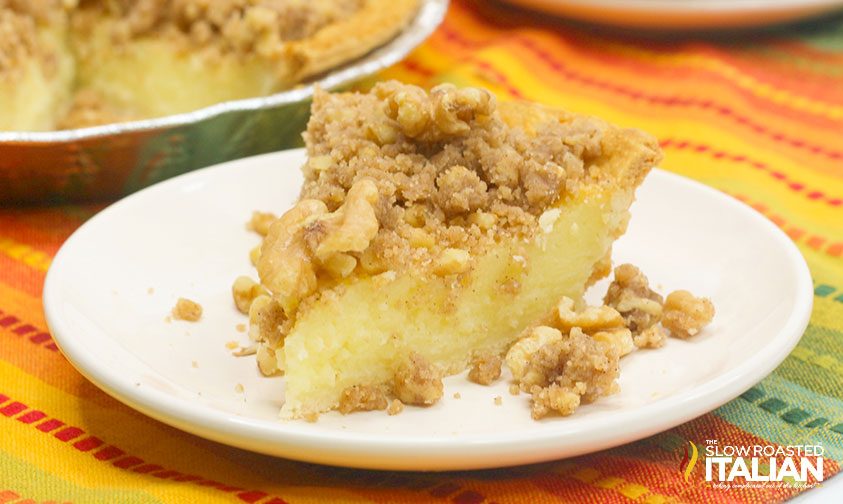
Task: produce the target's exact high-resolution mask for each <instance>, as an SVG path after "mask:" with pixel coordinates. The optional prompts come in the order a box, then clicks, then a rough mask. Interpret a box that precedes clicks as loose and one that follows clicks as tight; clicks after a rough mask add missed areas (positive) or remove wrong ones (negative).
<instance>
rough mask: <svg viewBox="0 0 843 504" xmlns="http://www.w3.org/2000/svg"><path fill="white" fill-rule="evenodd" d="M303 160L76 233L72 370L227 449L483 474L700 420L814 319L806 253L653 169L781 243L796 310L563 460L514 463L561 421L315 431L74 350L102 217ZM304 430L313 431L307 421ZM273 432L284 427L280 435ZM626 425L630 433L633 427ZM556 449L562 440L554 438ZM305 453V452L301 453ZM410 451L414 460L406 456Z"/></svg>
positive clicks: (54, 307)
mask: <svg viewBox="0 0 843 504" xmlns="http://www.w3.org/2000/svg"><path fill="white" fill-rule="evenodd" d="M302 154H303V149H290V150H286V151H279V152H274V153H269V154H262V155H259V156H253V157H249V158H243V159H238V160H235V161H230V162H227V163H221V164H218V165H214V166H210V167H207V168H203V169H200V170H196V171H193V172H190V173H186V174H183V175H180V176H178V177H174V178H172V179H169V180H165V181H163V182H160V183H158V184H155V185H153V186H150V187H148V188H145V189H143V190H141V191H139V192H137V193H134V194H132V195H129V196H127V197H125V198H123V199H121V200H119V201H117V202H115V203H113V204H111V205H109V206H108V207H106V208H105V209H103V210H102V211H100V212H99V213H97V214H96V215H95V216H93V217H92V218H90V219H89V220H88V221H86V222H85V223H83V224H82V226H80V227H79V228H78V229H77V230H76V231H74V233H73V234H72V235H71V236H70V237H69V238H68V239H67V240H66V241H65V242H64V244H62V246H61V248H60V249H59V251H58V252H57V253H56V255H55V257H54V259H53V262H52V264H51V266H50V269H49V271H48V273H47V276H46V280H45V283H44V290H43V306H44V314H45V319H46V322H47V326H48V328H49V330H50V332H51V333H52V335H53V338H54V340H55V342H56V344H57V345H58V346H59V348H60V349H61V351H62V353H63V354H64V355H65V356H66V358H67V359H68V361H69V362H70V363H71V364H72V365H73V367H74V368H76V369H77V370H78V371H79V372H80V373H81V374H82V375H83V376H84V377H85V378H86V379H88V380H89V381H91V382H92V383H94V384H95V385H96V386H97V387H98V388H100V389H101V390H103V391H105V392H106V393H108V394H109V395H111V396H112V397H114V398H115V399H117V400H119V401H120V402H122V403H124V404H126V405H128V406H129V407H131V408H133V409H136V410H138V411H141V412H142V413H144V414H145V415H147V416H150V417H152V418H154V419H156V420H158V421H161V422H163V423H165V424H168V425H171V426H173V427H176V428H178V429H180V430H183V431H186V432H188V433H190V434H195V435H199V436H201V437H205V438H208V439H211V440H214V441H217V442H221V443H224V444H228V445H231V446H236V447H239V448H244V449H247V450H251V451H257V452H261V453H264V454H268V455H274V456H283V457H287V458H292V459H297V460H302V461H307V462H316V463H328V464H331V465H342V466H346V467H358V468H367V469H391V470H419V469H422V470H455V469H456V470H463V469H481V468H491V467H506V466H512V465H518V464H523V463H529V462H540V461H543V460H553V459H560V458H567V457H572V456H576V455H581V454H583V453H589V452H592V451H596V450H599V449H605V448H610V447H613V446H618V445H621V444H625V443H628V442H631V441H633V440H637V439H642V438H644V437H647V436H650V435H652V434H655V433H657V432H662V431H665V430H668V429H670V428H673V427H675V426H677V425H681V424H682V423H685V422H687V421H689V420H691V419H693V418H696V417H698V416H701V415H703V414H706V413H708V412H710V411H712V410H713V409H715V408H717V407H719V406H721V405H722V404H725V403H726V402H729V401H731V400H732V399H734V398H736V397H737V396H739V395H740V394H741V393H743V392H745V391H746V390H748V389H749V388H751V387H752V386H753V385H755V384H756V383H758V382H759V381H761V380H762V379H763V378H764V377H766V376H767V375H768V374H770V373H771V372H772V371H773V370H774V369H775V368H776V367H778V366H779V364H780V363H781V362H782V361H783V360H784V359H785V358H786V357H787V355H788V354H789V353H790V352H791V351H792V349H793V348H794V347H795V346H796V345H797V344H798V342H799V340H800V339H801V337H802V335H803V334H804V331H805V329H806V327H807V325H808V322H809V320H810V316H811V313H812V307H813V281H812V279H811V274H810V270H809V269H808V265H807V263H806V261H805V258H804V256H803V255H802V253H801V252H800V251H799V249H798V248H797V247H796V245H795V244H794V243H793V242H792V241H791V240H790V238H789V237H788V236H787V235H786V234H785V233H784V232H783V231H782V230H781V229H779V228H778V227H776V226H775V225H774V224H773V223H772V222H771V221H769V220H768V219H767V218H765V217H764V216H763V215H761V214H760V213H758V212H757V211H755V210H754V209H752V208H751V207H749V206H748V205H746V204H744V203H742V202H740V201H738V200H737V199H735V198H733V197H731V196H728V195H726V194H724V193H722V192H720V191H718V190H716V189H714V188H712V187H709V186H707V185H705V184H702V183H700V182H697V181H695V180H692V179H689V178H686V177H683V176H681V175H678V174H675V173H671V172H667V171H665V170H661V169H658V168H657V169H654V170H653V173H652V174H651V176H652V175H653V174H657V175H656V176H657V177H667V178H668V180H670V181H671V182H672V183H676V184H681V185H685V186H687V187H691V188H692V189H694V190H699V191H703V192H704V193H705V194H706V195H707V196H708V197H711V198H714V199H716V200H718V201H719V202H720V203H722V204H724V205H726V206H728V207H731V208H732V209H734V210H735V211H738V212H743V213H745V214H746V215H747V217H748V218H750V219H752V221H753V222H754V224H755V225H758V226H760V227H761V228H763V229H764V230H765V231H766V232H767V233H768V234H769V235H770V236H771V238H773V239H775V240H776V241H777V242H778V243H777V244H778V245H780V246H781V250H782V251H783V252H784V253H785V254H786V255H787V257H788V259H789V261H788V262H789V263H791V264H792V265H793V272H794V275H795V279H796V283H797V290H796V293H795V298H794V304H793V309H792V310H791V313H790V314H789V316H788V318H787V321H786V322H785V323H784V324H783V325H782V327H781V328H780V329H779V330H778V331H777V332H776V334H775V335H774V336H772V337H771V338H770V342H771V343H774V344H771V345H766V346H764V347H763V348H762V349H761V350H760V351H759V352H756V353H754V354H753V355H752V356H751V357H750V358H748V359H746V360H745V361H743V362H742V363H741V364H739V365H738V366H736V367H734V368H732V369H730V370H728V371H727V372H725V373H723V374H721V375H719V376H717V377H715V378H714V379H712V380H708V381H706V382H703V383H701V384H697V385H695V386H693V387H692V388H690V389H689V390H688V391H687V392H685V393H682V394H678V395H674V396H670V397H667V398H664V399H660V400H657V401H655V402H653V403H651V404H648V405H646V406H645V407H642V408H639V409H638V410H636V411H631V412H626V413H625V412H618V413H617V414H614V415H611V416H609V417H607V418H599V419H596V420H595V421H594V424H595V425H596V426H595V428H593V429H590V430H589V431H588V432H587V433H585V435H583V433H579V434H578V439H579V441H578V442H577V443H576V444H575V446H577V447H578V448H575V449H572V450H568V453H567V454H566V455H564V456H563V457H559V456H552V457H547V456H545V457H544V458H542V457H538V458H535V457H532V458H531V457H527V458H526V459H523V460H521V461H518V460H515V459H517V456H516V454H521V453H522V452H523V451H525V450H526V448H525V446H534V447H536V448H539V447H543V446H545V445H546V444H547V443H551V444H552V443H553V442H554V439H555V438H557V437H558V436H560V435H562V436H565V435H566V434H565V432H564V431H565V424H564V422H559V423H558V425H556V426H554V428H549V429H543V430H542V431H539V432H518V433H508V434H507V435H506V436H505V437H504V438H495V439H491V438H490V435H489V434H479V435H478V434H474V435H472V434H466V435H461V436H459V437H458V438H444V437H443V438H438V439H437V438H431V437H407V436H404V437H403V438H400V439H399V438H394V437H393V438H389V437H384V436H381V435H378V434H373V433H360V432H349V431H342V432H340V431H333V430H330V431H324V430H314V429H312V428H303V427H302V425H300V422H283V423H273V422H269V421H266V420H261V419H255V418H249V417H243V416H239V415H236V414H234V413H226V412H222V411H220V410H216V409H214V408H211V407H210V406H207V405H203V404H196V403H194V402H188V401H184V400H182V399H178V398H176V397H173V396H171V395H168V394H165V393H163V392H159V391H156V390H155V389H152V388H150V387H136V386H134V384H133V383H131V380H121V379H120V377H119V375H118V376H117V378H116V379H115V377H114V371H113V369H111V367H110V366H109V365H103V364H102V363H100V362H98V361H96V360H95V359H93V358H89V356H88V355H87V353H86V352H85V345H84V344H80V343H79V341H85V339H84V338H82V339H81V340H80V339H77V338H74V336H73V334H74V331H73V330H72V328H71V327H68V324H67V323H66V322H64V321H63V320H62V318H61V316H60V315H59V313H58V312H59V311H60V304H61V299H60V288H59V286H58V285H59V282H60V280H61V275H62V271H63V269H64V267H63V263H64V262H65V261H66V259H65V257H66V256H67V255H68V254H69V252H68V250H71V249H72V247H73V246H74V244H75V243H76V242H77V241H78V240H79V239H80V236H81V237H84V234H85V233H87V230H88V229H90V228H91V227H94V226H96V225H97V223H98V222H99V221H100V220H101V219H107V218H109V216H110V214H111V213H112V212H114V211H117V210H119V209H120V208H121V207H123V206H124V205H127V204H130V203H131V202H133V201H134V200H136V199H138V198H144V197H145V195H146V194H148V192H154V191H159V190H163V189H162V187H167V186H178V185H185V184H188V183H190V182H191V181H192V180H193V179H196V178H202V177H203V176H204V175H205V174H206V173H207V171H211V170H219V169H223V168H225V167H229V169H231V167H232V166H236V165H238V164H249V163H252V162H254V160H255V159H256V158H266V157H278V158H284V157H295V156H301V155H302ZM306 425H308V426H309V424H306ZM278 426H283V427H282V428H278ZM613 426H614V427H616V428H617V427H620V426H624V431H625V434H624V436H623V439H621V440H619V436H615V437H614V438H611V439H608V440H606V439H603V441H602V442H601V438H606V436H605V434H604V435H602V436H601V435H599V433H600V432H603V431H604V430H605V429H607V428H611V427H613ZM629 426H634V427H632V428H629ZM596 433H597V434H596ZM556 442H557V443H558V439H557V440H556ZM586 445H587V446H586ZM301 448H307V449H308V450H307V451H301V450H300V449H301ZM466 448H471V449H476V450H480V451H479V452H478V453H480V452H484V453H485V454H486V455H485V457H486V459H487V461H486V462H483V461H480V460H477V459H478V458H480V457H478V456H474V457H473V459H472V460H473V462H471V463H466V462H460V461H458V460H452V459H449V458H450V457H458V456H464V455H465V453H464V452H465V450H466ZM402 453H403V454H404V456H403V457H402V455H401V454H402ZM409 453H412V454H413V456H407V454H409ZM495 454H496V455H501V456H502V457H501V458H503V455H505V454H510V457H511V458H512V459H513V461H510V460H489V459H488V455H495ZM469 458H471V457H469ZM401 459H403V460H401ZM431 459H437V460H439V462H436V463H431V462H424V461H425V460H431ZM444 459H449V461H448V462H443V460H444ZM525 460H526V461H525ZM385 461H386V462H385Z"/></svg>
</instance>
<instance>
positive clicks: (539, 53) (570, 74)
mask: <svg viewBox="0 0 843 504" xmlns="http://www.w3.org/2000/svg"><path fill="white" fill-rule="evenodd" d="M440 31H442V33H443V35H444V37H445V38H446V39H447V40H449V41H451V42H454V43H456V44H458V45H461V46H462V47H466V48H474V47H475V46H477V45H482V44H476V43H474V42H473V41H471V40H468V39H466V38H464V37H463V36H462V35H461V34H460V33H459V32H458V31H457V30H452V29H449V28H448V27H447V26H446V25H445V26H442V27H441V28H440ZM512 40H513V41H514V42H516V43H517V44H518V45H520V46H522V47H524V48H525V49H527V50H529V51H530V52H532V53H533V54H534V55H535V56H536V57H537V58H538V59H539V60H541V61H542V62H544V63H545V64H546V65H548V66H549V67H550V68H551V69H552V70H553V71H554V72H556V73H558V74H560V75H563V76H565V77H566V78H568V79H570V80H574V81H577V82H580V83H582V84H586V85H589V86H592V87H597V88H599V89H603V90H605V91H609V92H612V93H614V94H619V95H622V96H626V97H629V98H633V99H636V100H644V101H647V102H650V103H655V104H658V105H665V106H670V107H674V106H676V107H695V108H700V109H703V110H711V111H714V112H715V113H717V114H718V115H721V116H724V117H730V118H732V119H734V120H735V121H736V122H737V123H738V124H741V125H743V126H745V127H747V128H749V129H751V130H752V131H754V132H756V133H759V134H761V135H764V136H767V137H769V138H771V139H772V140H773V141H775V142H778V143H784V144H787V145H789V146H791V147H793V148H796V149H801V150H805V151H808V152H811V153H812V154H815V155H821V156H824V157H827V158H830V159H834V160H839V159H843V152H841V151H834V150H830V149H826V148H824V147H821V146H818V145H808V143H807V142H806V141H805V140H802V139H798V138H791V137H788V136H786V135H784V134H782V133H778V132H773V131H772V130H770V129H769V128H767V127H766V126H764V125H761V124H758V123H756V122H754V121H752V120H751V119H750V118H748V117H746V116H742V115H740V114H738V113H737V112H735V111H734V110H733V109H731V108H730V107H728V106H725V105H720V104H717V103H714V102H712V101H711V100H700V99H697V98H678V97H665V96H657V95H647V94H645V93H643V92H641V91H638V90H635V89H632V88H627V87H624V86H621V85H618V84H616V83H613V82H606V81H600V80H597V79H594V78H593V77H590V76H585V75H580V74H579V73H577V72H575V71H574V70H571V69H569V68H567V67H566V66H565V65H564V64H563V63H561V62H559V61H557V60H556V59H555V58H554V57H553V56H552V55H551V54H550V53H549V52H547V51H545V50H544V49H543V48H541V47H538V46H537V45H536V43H535V42H534V41H532V40H530V39H529V38H526V37H520V36H515V37H512Z"/></svg>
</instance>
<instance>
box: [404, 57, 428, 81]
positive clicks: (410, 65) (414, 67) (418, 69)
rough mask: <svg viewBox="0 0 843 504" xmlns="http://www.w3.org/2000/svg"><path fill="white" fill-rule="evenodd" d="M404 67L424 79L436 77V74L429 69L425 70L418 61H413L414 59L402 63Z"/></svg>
mask: <svg viewBox="0 0 843 504" xmlns="http://www.w3.org/2000/svg"><path fill="white" fill-rule="evenodd" d="M402 65H403V66H404V67H405V68H406V69H407V70H410V71H411V72H415V73H417V74H419V75H421V76H423V77H427V78H430V77H433V76H434V75H436V72H434V71H433V70H431V69H429V68H425V67H424V66H422V65H420V64H419V63H418V62H417V61H413V60H412V59H407V60H404V61H403V62H402Z"/></svg>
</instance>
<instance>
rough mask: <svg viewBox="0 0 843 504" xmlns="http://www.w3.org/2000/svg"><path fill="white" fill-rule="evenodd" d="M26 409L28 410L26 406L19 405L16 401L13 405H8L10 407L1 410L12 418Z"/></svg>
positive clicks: (0, 409) (0, 411) (0, 410)
mask: <svg viewBox="0 0 843 504" xmlns="http://www.w3.org/2000/svg"><path fill="white" fill-rule="evenodd" d="M25 409H28V408H27V406H26V404H23V403H19V402H17V401H15V402H13V403H11V404H8V405H6V406H4V407H2V408H0V413H2V414H4V415H6V416H8V417H10V416H13V415H17V414H18V413H20V412H21V411H23V410H25Z"/></svg>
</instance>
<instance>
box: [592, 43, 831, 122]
mask: <svg viewBox="0 0 843 504" xmlns="http://www.w3.org/2000/svg"><path fill="white" fill-rule="evenodd" d="M588 40H589V42H590V43H591V44H593V45H595V46H596V47H598V48H604V49H608V50H611V51H612V52H615V53H617V54H621V55H624V56H631V57H635V58H637V59H640V60H643V61H646V62H648V63H656V64H661V65H670V66H672V67H674V68H679V69H681V68H701V69H704V70H707V71H710V72H712V73H715V74H717V75H720V76H721V77H725V78H727V79H728V80H729V81H730V82H732V83H734V84H735V85H737V86H738V87H740V88H741V89H745V90H747V91H750V92H751V93H752V94H754V95H755V96H758V97H761V98H765V99H767V100H769V101H771V102H773V103H776V104H777V105H781V106H784V107H788V108H792V109H794V110H799V111H802V112H808V113H811V114H814V115H818V116H820V117H826V118H829V119H833V120H839V119H843V106H840V105H838V104H835V103H828V102H824V101H821V100H815V99H812V98H808V97H805V96H802V95H799V94H795V93H794V92H791V91H788V90H786V89H782V88H779V87H776V86H775V85H773V84H770V83H766V82H761V81H760V80H758V79H757V78H755V77H753V76H751V75H749V74H746V73H744V72H742V71H741V70H740V69H738V68H736V67H735V66H734V65H732V64H731V63H728V62H726V61H724V60H722V59H718V58H715V57H711V56H706V55H703V54H699V53H694V52H690V51H686V52H673V53H671V52H656V51H648V50H646V49H641V48H638V47H636V46H634V45H631V44H629V45H621V44H615V43H612V42H608V41H605V40H602V39H597V38H593V37H590V38H589V39H588Z"/></svg>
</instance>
